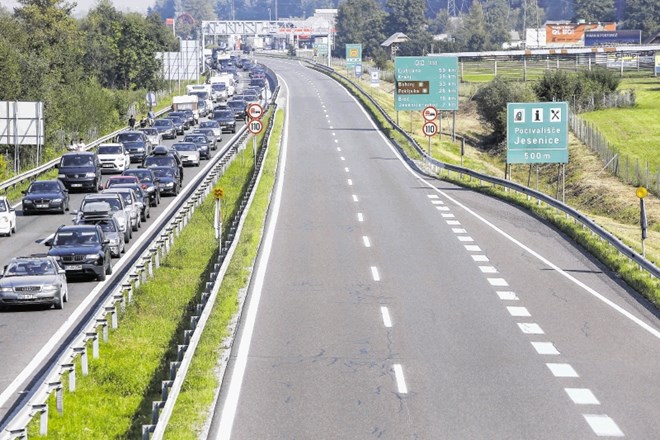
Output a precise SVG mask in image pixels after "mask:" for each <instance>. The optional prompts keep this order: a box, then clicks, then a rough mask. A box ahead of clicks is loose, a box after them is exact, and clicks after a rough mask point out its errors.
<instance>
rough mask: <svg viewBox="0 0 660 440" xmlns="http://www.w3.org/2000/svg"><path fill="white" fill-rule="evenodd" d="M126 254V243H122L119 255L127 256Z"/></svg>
mask: <svg viewBox="0 0 660 440" xmlns="http://www.w3.org/2000/svg"><path fill="white" fill-rule="evenodd" d="M125 253H126V244H125V243H124V242H121V245H120V247H119V255H120V256H121V254H125Z"/></svg>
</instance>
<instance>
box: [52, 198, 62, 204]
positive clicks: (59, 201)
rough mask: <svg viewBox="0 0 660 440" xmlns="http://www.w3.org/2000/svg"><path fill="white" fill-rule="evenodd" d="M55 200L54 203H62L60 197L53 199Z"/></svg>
mask: <svg viewBox="0 0 660 440" xmlns="http://www.w3.org/2000/svg"><path fill="white" fill-rule="evenodd" d="M53 202H54V203H62V199H60V198H57V199H53Z"/></svg>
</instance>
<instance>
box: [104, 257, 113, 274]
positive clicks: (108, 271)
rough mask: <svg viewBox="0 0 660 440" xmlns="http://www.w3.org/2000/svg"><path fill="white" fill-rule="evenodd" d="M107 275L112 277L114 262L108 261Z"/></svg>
mask: <svg viewBox="0 0 660 440" xmlns="http://www.w3.org/2000/svg"><path fill="white" fill-rule="evenodd" d="M105 274H106V275H112V261H110V260H108V268H107V269H106V270H105Z"/></svg>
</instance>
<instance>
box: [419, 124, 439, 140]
mask: <svg viewBox="0 0 660 440" xmlns="http://www.w3.org/2000/svg"><path fill="white" fill-rule="evenodd" d="M422 130H423V131H424V135H425V136H428V137H431V136H435V135H436V134H437V133H438V126H437V125H435V122H426V123H425V124H424V127H423V128H422Z"/></svg>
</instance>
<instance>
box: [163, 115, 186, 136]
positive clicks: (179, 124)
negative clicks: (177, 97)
mask: <svg viewBox="0 0 660 440" xmlns="http://www.w3.org/2000/svg"><path fill="white" fill-rule="evenodd" d="M166 119H169V120H170V121H172V123H173V124H174V129H175V130H176V134H183V133H184V132H185V131H186V121H185V120H184V119H183V118H179V117H177V116H168V117H167V118H166Z"/></svg>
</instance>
